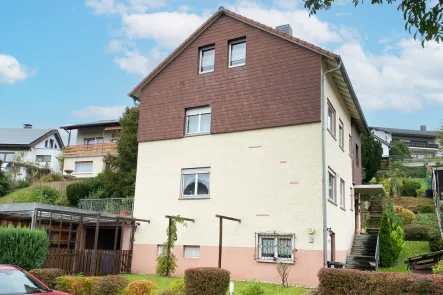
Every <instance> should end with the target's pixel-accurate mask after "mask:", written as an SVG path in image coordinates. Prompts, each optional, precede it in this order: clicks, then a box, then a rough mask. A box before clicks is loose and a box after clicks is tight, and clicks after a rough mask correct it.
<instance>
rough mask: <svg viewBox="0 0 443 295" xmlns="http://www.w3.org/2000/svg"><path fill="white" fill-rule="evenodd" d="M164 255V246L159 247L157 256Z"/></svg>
mask: <svg viewBox="0 0 443 295" xmlns="http://www.w3.org/2000/svg"><path fill="white" fill-rule="evenodd" d="M162 253H163V245H157V256H160V255H161V254H162Z"/></svg>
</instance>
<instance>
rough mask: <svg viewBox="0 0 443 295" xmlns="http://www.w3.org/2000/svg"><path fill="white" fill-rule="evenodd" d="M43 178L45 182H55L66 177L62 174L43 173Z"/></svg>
mask: <svg viewBox="0 0 443 295" xmlns="http://www.w3.org/2000/svg"><path fill="white" fill-rule="evenodd" d="M41 180H42V181H43V182H53V181H63V180H64V178H63V176H62V175H61V174H58V173H51V174H47V175H43V176H42V179H41Z"/></svg>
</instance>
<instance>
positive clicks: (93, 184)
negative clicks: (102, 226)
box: [66, 177, 102, 206]
mask: <svg viewBox="0 0 443 295" xmlns="http://www.w3.org/2000/svg"><path fill="white" fill-rule="evenodd" d="M101 186H102V184H101V182H100V181H99V179H97V178H96V177H93V178H88V179H86V180H83V181H78V182H74V183H71V184H70V185H68V186H67V187H66V197H67V198H68V201H69V203H70V204H71V205H73V206H77V204H78V201H79V200H80V199H85V198H87V197H88V196H89V195H90V194H91V193H93V192H96V191H97V190H99V189H100V188H101Z"/></svg>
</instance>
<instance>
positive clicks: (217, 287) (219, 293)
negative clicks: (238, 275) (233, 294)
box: [185, 267, 230, 295]
mask: <svg viewBox="0 0 443 295" xmlns="http://www.w3.org/2000/svg"><path fill="white" fill-rule="evenodd" d="M229 277H230V273H229V271H227V270H225V269H220V268H216V267H196V268H188V269H187V270H185V294H186V295H203V294H204V295H226V293H227V292H228V289H229V281H230V278H229Z"/></svg>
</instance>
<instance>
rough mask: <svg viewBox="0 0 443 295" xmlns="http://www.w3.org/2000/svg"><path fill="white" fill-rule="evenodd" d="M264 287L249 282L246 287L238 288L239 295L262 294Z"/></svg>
mask: <svg viewBox="0 0 443 295" xmlns="http://www.w3.org/2000/svg"><path fill="white" fill-rule="evenodd" d="M263 294H265V289H263V287H262V286H260V285H259V284H257V283H253V284H249V285H248V286H247V287H246V288H244V289H242V290H240V295H263Z"/></svg>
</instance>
